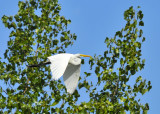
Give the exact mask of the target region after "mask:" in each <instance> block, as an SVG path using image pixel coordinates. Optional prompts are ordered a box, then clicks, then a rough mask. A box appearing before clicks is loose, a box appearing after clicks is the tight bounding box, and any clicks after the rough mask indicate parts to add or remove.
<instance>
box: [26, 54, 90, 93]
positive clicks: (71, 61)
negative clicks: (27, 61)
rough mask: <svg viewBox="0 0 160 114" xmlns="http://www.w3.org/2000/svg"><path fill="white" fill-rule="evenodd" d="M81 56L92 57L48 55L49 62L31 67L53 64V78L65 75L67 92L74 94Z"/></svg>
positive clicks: (51, 67) (51, 66)
mask: <svg viewBox="0 0 160 114" xmlns="http://www.w3.org/2000/svg"><path fill="white" fill-rule="evenodd" d="M81 57H91V56H89V55H84V54H69V53H61V54H57V55H53V56H50V57H48V59H49V62H46V63H42V64H38V65H31V66H29V67H39V66H41V65H45V64H51V65H50V69H51V72H52V79H54V80H58V79H59V78H60V77H61V76H62V75H63V80H64V84H65V86H66V88H67V92H68V93H70V94H72V93H73V92H74V91H75V89H76V87H77V85H78V80H79V76H80V67H81Z"/></svg>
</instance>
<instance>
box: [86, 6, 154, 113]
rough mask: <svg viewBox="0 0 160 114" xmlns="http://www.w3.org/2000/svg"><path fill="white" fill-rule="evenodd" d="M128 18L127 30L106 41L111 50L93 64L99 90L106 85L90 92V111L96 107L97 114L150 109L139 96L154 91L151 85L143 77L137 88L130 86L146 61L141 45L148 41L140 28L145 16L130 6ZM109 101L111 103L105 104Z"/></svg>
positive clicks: (125, 28) (135, 85) (137, 82)
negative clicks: (143, 57) (142, 102)
mask: <svg viewBox="0 0 160 114" xmlns="http://www.w3.org/2000/svg"><path fill="white" fill-rule="evenodd" d="M136 12H138V13H136ZM124 19H125V20H126V25H125V27H124V28H122V29H121V30H120V31H117V32H116V34H115V36H114V37H113V38H108V37H107V38H106V39H105V43H106V47H107V49H106V51H105V52H104V55H99V56H95V57H94V58H91V59H90V61H89V64H90V66H91V68H95V74H96V75H97V84H96V87H95V88H99V87H101V86H102V85H100V84H101V83H103V85H104V86H103V88H102V89H101V90H99V92H97V91H92V92H91V93H90V101H89V102H88V103H91V104H92V107H90V108H88V111H89V112H90V111H91V110H92V109H93V108H94V112H103V113H124V112H125V111H130V113H140V112H141V111H143V113H147V110H149V106H148V104H147V103H146V104H145V105H143V104H141V103H140V99H139V100H138V101H137V100H136V99H137V98H136V97H137V94H138V93H141V94H142V95H143V94H145V93H146V92H148V91H149V90H150V89H151V88H152V86H151V82H150V81H149V82H147V81H146V80H144V79H143V77H142V76H139V77H137V79H136V81H135V84H134V86H131V85H130V82H131V81H130V78H131V77H132V76H135V75H136V73H137V72H138V71H140V70H142V69H143V68H144V65H145V59H141V55H142V54H141V45H142V42H144V41H145V38H144V37H143V30H142V29H140V30H139V29H138V27H139V26H144V22H143V20H142V19H143V13H142V11H141V10H138V11H135V10H134V9H133V7H130V8H129V9H128V10H126V11H125V12H124ZM86 75H87V73H86ZM105 101H107V102H106V103H104V102H105ZM88 103H87V104H88ZM95 104H98V105H99V106H100V107H101V108H98V106H97V105H95ZM102 107H105V108H102Z"/></svg>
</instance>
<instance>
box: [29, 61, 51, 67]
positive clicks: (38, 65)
mask: <svg viewBox="0 0 160 114" xmlns="http://www.w3.org/2000/svg"><path fill="white" fill-rule="evenodd" d="M47 64H51V62H50V61H47V62H45V63H40V64H37V65H29V66H28V67H40V66H42V65H47Z"/></svg>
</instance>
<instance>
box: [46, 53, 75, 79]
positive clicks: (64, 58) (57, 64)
mask: <svg viewBox="0 0 160 114" xmlns="http://www.w3.org/2000/svg"><path fill="white" fill-rule="evenodd" d="M71 56H72V54H66V53H65V54H57V55H54V56H50V57H48V59H49V61H50V62H51V65H50V69H51V72H52V78H53V79H54V80H58V79H59V78H60V77H61V76H62V75H63V73H64V72H65V70H66V67H67V65H68V63H69V60H70V57H71Z"/></svg>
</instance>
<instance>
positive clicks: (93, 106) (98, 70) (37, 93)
mask: <svg viewBox="0 0 160 114" xmlns="http://www.w3.org/2000/svg"><path fill="white" fill-rule="evenodd" d="M18 6H19V10H18V13H17V14H15V15H14V16H5V15H4V16H3V17H2V21H3V23H4V26H5V27H7V28H9V29H11V33H10V35H9V37H10V39H9V41H8V49H6V51H5V53H4V58H5V62H3V61H2V59H1V58H0V109H1V113H11V112H16V113H24V112H27V113H55V112H57V113H98V114H99V113H125V112H126V111H129V112H130V113H140V112H141V111H143V113H147V111H148V110H149V105H148V103H146V104H144V105H143V104H141V103H140V99H138V100H137V98H138V97H137V94H139V93H140V94H142V95H143V94H145V93H146V92H148V91H149V90H150V89H151V88H152V86H151V82H150V81H149V82H147V81H146V80H144V79H143V76H139V77H137V79H136V80H135V84H134V85H133V86H131V84H130V78H131V77H133V76H136V73H137V72H138V71H140V70H142V69H143V68H144V65H145V59H141V56H142V53H141V45H142V42H144V41H145V37H143V30H142V29H140V30H139V28H138V27H139V26H144V22H143V13H142V11H141V10H139V9H137V10H136V11H135V9H133V7H130V8H129V9H128V10H126V11H125V12H124V19H125V21H126V25H125V27H124V28H122V29H121V30H120V31H117V32H116V33H115V36H114V37H112V38H108V37H107V38H106V39H105V45H106V50H105V51H104V54H103V55H99V56H96V55H95V56H94V57H92V58H90V60H89V65H90V68H91V70H93V71H94V73H90V72H87V71H86V72H84V75H85V77H83V78H80V82H79V85H78V87H79V89H82V90H84V91H85V96H86V98H89V100H88V101H85V102H84V101H80V103H77V101H78V100H79V99H80V97H81V94H80V93H79V92H78V90H76V91H75V92H74V93H73V94H72V95H69V94H67V92H66V88H65V86H64V84H63V83H62V82H61V80H58V81H51V74H50V69H49V66H45V67H44V66H42V67H38V68H27V65H30V64H37V63H40V62H41V61H46V59H47V57H48V56H50V55H53V54H55V53H61V52H65V48H67V47H68V46H70V45H72V44H73V42H74V40H76V38H77V36H76V35H75V34H72V33H71V32H70V30H68V29H67V27H68V24H70V23H71V20H67V19H66V18H65V17H64V16H61V15H60V10H61V6H60V5H59V4H58V0H26V1H19V3H18ZM136 12H137V13H136ZM82 64H84V60H82ZM93 77H94V78H95V77H96V79H95V80H93ZM84 91H83V93H82V94H83V95H84ZM87 95H88V96H87Z"/></svg>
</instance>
